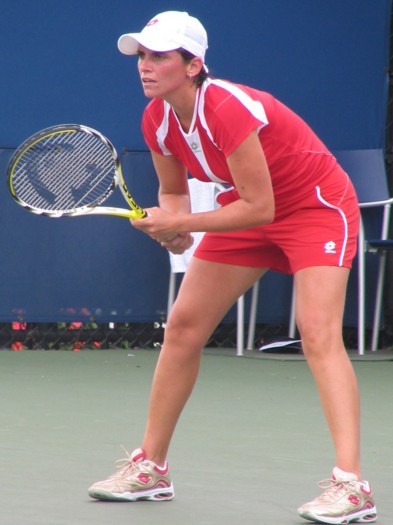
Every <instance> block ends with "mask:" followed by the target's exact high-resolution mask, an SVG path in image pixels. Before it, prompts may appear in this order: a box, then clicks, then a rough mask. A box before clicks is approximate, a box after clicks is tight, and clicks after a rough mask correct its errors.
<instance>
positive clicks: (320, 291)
mask: <svg viewBox="0 0 393 525" xmlns="http://www.w3.org/2000/svg"><path fill="white" fill-rule="evenodd" d="M348 274H349V270H347V269H345V268H338V267H327V266H326V267H325V266H324V267H313V268H306V269H303V270H300V271H298V272H297V274H296V275H295V286H296V319H297V325H298V328H299V332H300V335H301V338H302V345H303V350H304V354H305V357H306V359H307V362H308V364H309V367H310V369H311V371H312V373H313V375H314V378H315V381H316V384H317V387H318V391H319V395H320V398H321V403H322V407H323V410H324V413H325V416H326V419H327V423H328V426H329V429H330V432H331V435H332V438H333V443H334V446H335V450H336V466H337V467H339V468H340V469H342V470H344V471H346V472H352V473H354V474H356V475H357V476H358V479H362V478H361V472H360V437H359V433H360V432H359V427H360V422H359V419H360V416H359V394H358V387H357V380H356V377H355V373H354V370H353V367H352V364H351V362H350V360H349V358H348V354H347V352H346V350H345V347H344V342H343V338H342V322H343V312H344V304H345V296H346V286H347V280H348Z"/></svg>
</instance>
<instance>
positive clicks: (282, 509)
mask: <svg viewBox="0 0 393 525" xmlns="http://www.w3.org/2000/svg"><path fill="white" fill-rule="evenodd" d="M157 357H158V351H157V350H96V351H87V350H86V351H82V352H66V351H23V352H11V351H7V350H3V351H1V352H0V396H1V400H2V408H1V412H0V447H1V448H0V450H1V458H0V479H1V490H0V501H1V506H0V523H1V525H44V524H48V525H108V524H114V525H133V524H137V525H152V524H154V523H157V524H158V523H159V524H161V525H235V524H236V525H238V524H239V523H246V524H260V525H299V524H300V523H309V522H306V521H304V520H302V519H301V518H300V517H298V515H297V511H296V509H297V507H298V506H299V505H300V504H301V503H304V502H305V501H308V500H310V499H312V498H314V497H315V496H317V495H318V494H319V492H320V490H319V489H318V487H317V485H316V483H317V482H318V481H319V480H321V479H323V478H328V477H330V474H331V468H332V467H333V463H332V462H333V450H332V445H331V442H330V437H329V433H328V431H327V428H326V424H325V421H324V419H323V416H322V413H321V409H320V406H319V400H318V397H317V393H316V389H315V386H314V382H313V379H312V377H311V374H310V372H309V370H308V368H307V365H306V363H305V362H304V360H303V359H301V358H297V359H296V358H294V359H278V358H269V357H266V356H265V357H264V358H258V355H256V356H254V355H251V354H250V355H248V356H247V357H243V358H239V357H235V356H233V351H232V352H225V351H220V350H216V351H209V350H208V351H206V352H205V355H204V357H203V361H202V367H201V372H200V376H199V379H198V382H197V385H196V387H195V390H194V393H193V396H192V397H191V399H190V401H189V403H188V405H187V407H186V409H185V411H184V413H183V415H182V418H181V420H180V423H179V425H178V428H177V431H176V434H175V437H174V439H173V442H172V447H171V450H170V455H169V458H168V459H169V464H170V467H171V473H172V478H173V482H174V485H175V490H176V497H175V499H174V500H173V501H171V502H163V503H153V502H137V503H103V502H97V501H93V500H91V499H90V498H89V497H88V496H87V488H88V487H89V486H90V485H91V484H92V483H93V482H95V481H97V480H99V479H103V478H105V477H107V476H108V475H109V474H111V473H112V472H113V471H114V461H115V460H117V459H120V458H122V457H124V452H123V451H122V449H121V447H120V446H121V445H124V446H125V447H126V448H128V449H129V450H130V451H131V450H133V449H134V448H136V447H137V446H138V445H139V444H140V441H141V437H142V433H143V429H144V422H145V416H146V410H147V404H148V397H149V390H150V383H151V378H152V374H153V371H154V367H155V363H156V361H157ZM392 358H393V354H392V353H391V354H388V355H387V357H386V359H382V358H380V359H361V358H359V359H355V360H354V367H355V370H356V373H357V375H358V380H359V386H360V391H361V396H362V453H363V473H364V477H365V478H366V479H369V481H370V482H371V483H372V485H373V488H374V491H375V497H376V504H377V507H378V510H379V515H380V518H379V521H378V523H380V524H383V525H389V524H391V523H393V504H392V486H393V482H392V480H393V453H392V443H393V410H392V407H393V404H392V400H393V360H392Z"/></svg>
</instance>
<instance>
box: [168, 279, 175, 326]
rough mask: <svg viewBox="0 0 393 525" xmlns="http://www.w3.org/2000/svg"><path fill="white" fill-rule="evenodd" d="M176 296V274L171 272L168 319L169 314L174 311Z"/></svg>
mask: <svg viewBox="0 0 393 525" xmlns="http://www.w3.org/2000/svg"><path fill="white" fill-rule="evenodd" d="M175 294H176V274H175V273H174V272H171V273H170V274H169V290H168V305H167V310H166V312H167V314H166V315H167V317H168V315H169V312H170V311H171V309H172V306H173V303H174V302H175Z"/></svg>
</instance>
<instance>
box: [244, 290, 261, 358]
mask: <svg viewBox="0 0 393 525" xmlns="http://www.w3.org/2000/svg"><path fill="white" fill-rule="evenodd" d="M258 292H259V281H257V282H256V283H255V284H254V286H253V287H252V292H251V306H250V322H249V325H248V337H247V350H254V339H255V326H256V322H257V308H258Z"/></svg>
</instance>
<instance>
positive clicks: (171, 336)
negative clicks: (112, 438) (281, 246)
mask: <svg viewBox="0 0 393 525" xmlns="http://www.w3.org/2000/svg"><path fill="white" fill-rule="evenodd" d="M264 271H265V270H261V269H258V268H246V267H241V266H235V265H227V264H220V263H211V262H208V261H203V260H200V259H193V260H192V261H191V263H190V265H189V267H188V270H187V273H186V274H185V276H184V279H183V282H182V284H181V286H180V290H179V294H178V297H177V299H176V301H175V304H174V306H173V308H172V310H171V313H170V316H169V319H168V322H167V325H166V328H165V335H164V343H163V346H162V349H161V352H160V356H159V359H158V363H157V367H156V370H155V374H154V378H153V383H152V389H151V397H150V404H149V412H148V419H147V425H146V430H145V435H144V439H143V443H142V448H143V449H144V451H145V454H146V457H147V458H148V459H150V460H152V461H154V462H155V463H156V464H158V465H162V464H163V463H164V461H165V459H166V456H167V452H168V448H169V444H170V441H171V438H172V434H173V432H174V429H175V427H176V424H177V421H178V419H179V416H180V414H181V412H182V410H183V408H184V405H185V404H186V402H187V400H188V398H189V396H190V394H191V392H192V389H193V387H194V384H195V380H196V378H197V375H198V371H199V364H200V359H201V354H202V350H203V347H204V346H205V344H206V342H207V341H208V339H209V337H210V335H211V334H212V332H213V330H214V329H215V327H216V326H217V324H218V323H219V322H220V321H221V319H222V318H223V316H224V315H225V313H226V312H227V310H228V309H229V308H230V307H231V305H232V304H234V302H235V301H236V300H237V298H238V297H239V296H241V295H242V294H243V293H244V292H245V291H246V290H247V289H248V288H250V287H251V286H252V285H253V283H254V282H255V281H256V280H258V278H260V276H261V275H262V274H263V273H264Z"/></svg>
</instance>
